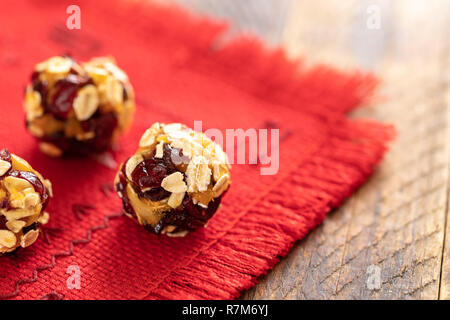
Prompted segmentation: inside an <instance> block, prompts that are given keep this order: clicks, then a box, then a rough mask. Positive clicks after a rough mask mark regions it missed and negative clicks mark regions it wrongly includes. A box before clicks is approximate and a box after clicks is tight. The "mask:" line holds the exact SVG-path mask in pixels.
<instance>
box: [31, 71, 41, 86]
mask: <svg viewBox="0 0 450 320" xmlns="http://www.w3.org/2000/svg"><path fill="white" fill-rule="evenodd" d="M39 75H40V72H38V71H33V73H32V74H31V77H30V79H31V83H33V84H34V83H36V82H37V81H38V80H39Z"/></svg>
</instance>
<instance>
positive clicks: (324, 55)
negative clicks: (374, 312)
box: [178, 0, 450, 299]
mask: <svg viewBox="0 0 450 320" xmlns="http://www.w3.org/2000/svg"><path fill="white" fill-rule="evenodd" d="M178 2H180V3H181V4H183V5H185V6H188V7H191V8H193V9H194V10H197V11H199V12H202V13H209V14H212V15H215V16H218V17H222V18H227V19H229V20H231V21H232V23H233V25H234V26H235V27H234V29H233V32H237V31H239V30H243V31H250V32H253V33H256V34H258V35H259V36H261V37H263V38H264V39H265V40H267V41H268V42H269V43H271V44H277V43H280V44H283V45H284V46H285V48H286V49H287V50H288V52H289V53H290V54H291V55H292V56H298V55H305V56H306V57H307V58H308V59H309V61H310V62H317V61H320V62H329V63H332V64H333V65H337V66H340V67H341V68H353V67H355V66H359V67H363V68H365V69H368V70H372V71H374V72H376V73H377V74H378V75H379V76H380V77H381V79H382V80H383V84H382V86H381V87H380V89H379V94H380V98H379V100H378V103H374V104H373V105H371V106H368V107H367V108H364V109H361V110H358V111H357V112H355V113H354V114H353V115H352V116H354V117H370V118H375V119H379V120H381V121H383V122H389V123H394V124H395V125H396V128H397V130H398V138H397V140H396V142H395V143H394V144H393V145H392V150H391V151H390V153H389V154H388V155H387V157H386V159H385V160H384V161H383V163H382V165H381V166H380V167H379V169H378V170H377V171H376V173H375V174H374V176H373V177H372V178H371V179H370V181H369V182H368V183H366V184H365V185H364V186H363V187H362V188H361V189H360V190H359V191H358V192H357V193H356V194H355V195H354V196H353V197H352V198H351V199H349V200H348V201H347V202H346V203H345V204H344V205H343V206H342V207H341V208H340V209H338V210H336V211H335V212H332V213H330V214H329V216H328V218H327V219H326V220H325V222H324V223H323V224H322V225H321V226H320V227H318V228H317V229H316V230H314V231H313V232H312V233H311V234H310V235H309V236H308V237H307V238H306V239H304V240H303V241H300V242H299V243H298V244H297V245H296V246H295V247H294V249H293V250H292V252H291V253H290V254H289V255H288V256H287V257H286V258H285V259H283V260H282V261H281V262H280V263H279V264H278V265H277V266H276V267H275V268H274V270H273V271H272V272H270V273H269V274H268V275H267V276H266V277H264V278H262V279H261V281H260V283H259V284H258V285H257V286H256V287H255V288H253V289H251V290H250V291H248V292H246V293H244V294H243V296H242V298H243V299H415V298H419V299H439V298H441V299H450V245H449V241H448V239H449V237H450V233H449V232H450V225H449V223H447V221H448V220H449V219H448V215H449V209H448V208H449V206H448V202H449V197H448V189H449V182H448V177H449V161H450V157H449V155H450V139H449V138H450V126H449V124H450V114H449V113H450V112H449V103H450V88H449V80H450V77H449V74H450V73H449V66H450V59H449V58H450V37H448V34H446V33H448V30H450V2H448V1H446V0H433V1H426V2H424V1H421V0H413V1H411V0H409V1H407V0H398V1H395V2H394V1H387V0H378V1H366V0H361V1H356V0H349V1H345V2H344V1H330V0H315V1H309V0H296V1H295V0H284V1H281V2H278V1H276V2H275V1H270V0H252V1H242V0H241V1H239V0H235V1H212V0H211V1H208V0H178ZM371 5H376V6H377V8H379V9H380V12H381V16H380V17H381V25H380V29H370V28H368V27H367V19H368V17H369V14H368V11H367V9H368V8H369V6H371ZM374 268H375V269H374ZM373 270H378V271H379V274H380V286H379V288H378V287H376V288H373V287H371V286H370V284H369V283H368V280H370V279H369V278H370V277H371V275H372V274H373V273H372V272H373Z"/></svg>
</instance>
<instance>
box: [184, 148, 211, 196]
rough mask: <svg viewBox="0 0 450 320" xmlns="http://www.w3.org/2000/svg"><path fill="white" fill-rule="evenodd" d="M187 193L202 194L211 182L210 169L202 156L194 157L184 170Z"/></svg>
mask: <svg viewBox="0 0 450 320" xmlns="http://www.w3.org/2000/svg"><path fill="white" fill-rule="evenodd" d="M186 176H187V179H186V181H187V184H188V186H189V189H188V191H189V192H202V191H206V190H207V189H208V185H209V183H210V181H211V169H210V168H209V167H208V162H207V160H206V159H205V157H203V156H195V157H194V158H193V159H192V160H191V162H189V165H188V167H187V169H186Z"/></svg>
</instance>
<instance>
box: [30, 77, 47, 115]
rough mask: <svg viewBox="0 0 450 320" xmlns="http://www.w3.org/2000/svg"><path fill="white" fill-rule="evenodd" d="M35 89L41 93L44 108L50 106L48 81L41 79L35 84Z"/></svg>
mask: <svg viewBox="0 0 450 320" xmlns="http://www.w3.org/2000/svg"><path fill="white" fill-rule="evenodd" d="M33 90H34V91H37V92H39V94H40V95H41V104H42V106H43V107H44V108H48V104H47V97H48V84H47V82H46V81H39V82H36V83H34V84H33Z"/></svg>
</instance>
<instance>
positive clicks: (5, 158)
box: [0, 149, 11, 162]
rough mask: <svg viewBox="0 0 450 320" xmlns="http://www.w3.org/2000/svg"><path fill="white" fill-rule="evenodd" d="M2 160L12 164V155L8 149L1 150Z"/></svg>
mask: <svg viewBox="0 0 450 320" xmlns="http://www.w3.org/2000/svg"><path fill="white" fill-rule="evenodd" d="M0 159H1V160H3V161H7V162H11V153H9V151H8V149H2V150H0Z"/></svg>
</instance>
